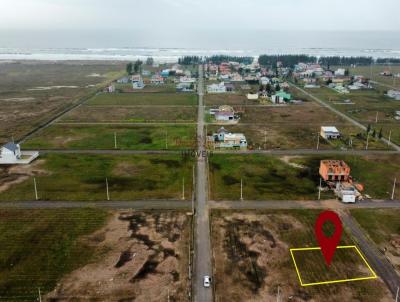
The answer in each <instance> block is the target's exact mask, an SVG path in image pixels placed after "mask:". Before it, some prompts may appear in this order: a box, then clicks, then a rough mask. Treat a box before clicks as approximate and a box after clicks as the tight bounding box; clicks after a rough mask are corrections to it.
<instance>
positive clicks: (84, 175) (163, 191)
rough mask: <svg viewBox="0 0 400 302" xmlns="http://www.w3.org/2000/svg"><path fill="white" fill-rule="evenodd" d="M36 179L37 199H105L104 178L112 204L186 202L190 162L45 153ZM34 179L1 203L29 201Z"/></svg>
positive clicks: (173, 158) (17, 187)
mask: <svg viewBox="0 0 400 302" xmlns="http://www.w3.org/2000/svg"><path fill="white" fill-rule="evenodd" d="M41 158H42V159H44V160H45V162H44V163H43V164H41V165H40V169H41V171H42V173H41V174H40V175H37V176H36V182H37V187H38V192H39V198H40V199H41V200H66V201H74V200H91V201H98V200H106V178H108V183H109V190H110V196H111V197H110V198H111V200H138V199H140V200H142V199H181V197H182V181H183V178H185V192H186V196H185V197H186V199H190V198H191V190H192V167H193V161H192V160H191V159H189V158H182V157H181V156H180V155H160V156H157V155H124V156H115V155H73V154H48V155H45V156H42V157H41ZM33 188H34V187H33V180H32V178H31V177H30V178H29V179H28V180H26V181H24V182H23V183H20V184H17V185H13V186H12V187H10V188H9V189H8V190H7V191H5V192H2V193H1V195H0V200H3V201H23V200H33V199H34V191H33Z"/></svg>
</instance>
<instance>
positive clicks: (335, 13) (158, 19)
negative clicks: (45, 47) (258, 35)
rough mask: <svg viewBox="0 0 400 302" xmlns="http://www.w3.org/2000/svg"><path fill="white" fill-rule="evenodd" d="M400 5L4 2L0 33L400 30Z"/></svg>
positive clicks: (352, 0) (300, 0)
mask: <svg viewBox="0 0 400 302" xmlns="http://www.w3.org/2000/svg"><path fill="white" fill-rule="evenodd" d="M399 11H400V1H399V0H380V1H377V0H329V1H328V0H112V1H110V0H107V1H105V0H0V29H1V30H4V29H6V30H7V29H22V30H28V29H29V30H32V29H95V30H96V29H122V28H124V29H129V30H135V29H142V28H148V29H151V30H154V31H159V32H162V31H164V30H166V29H170V30H180V29H188V30H190V29H238V28H242V29H262V30H264V29H265V30H316V29H318V30H398V29H400V17H399Z"/></svg>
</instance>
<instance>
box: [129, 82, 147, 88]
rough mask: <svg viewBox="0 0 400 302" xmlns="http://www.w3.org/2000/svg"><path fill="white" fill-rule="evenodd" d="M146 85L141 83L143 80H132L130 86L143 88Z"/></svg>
mask: <svg viewBox="0 0 400 302" xmlns="http://www.w3.org/2000/svg"><path fill="white" fill-rule="evenodd" d="M145 86H146V85H145V84H144V83H143V81H139V82H133V83H132V88H133V89H143V88H144V87H145Z"/></svg>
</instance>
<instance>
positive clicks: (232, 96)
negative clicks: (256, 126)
mask: <svg viewBox="0 0 400 302" xmlns="http://www.w3.org/2000/svg"><path fill="white" fill-rule="evenodd" d="M204 103H205V105H207V106H216V105H218V106H220V105H255V104H258V103H259V102H258V101H249V100H248V99H247V98H246V95H244V94H238V93H216V94H206V95H205V97H204Z"/></svg>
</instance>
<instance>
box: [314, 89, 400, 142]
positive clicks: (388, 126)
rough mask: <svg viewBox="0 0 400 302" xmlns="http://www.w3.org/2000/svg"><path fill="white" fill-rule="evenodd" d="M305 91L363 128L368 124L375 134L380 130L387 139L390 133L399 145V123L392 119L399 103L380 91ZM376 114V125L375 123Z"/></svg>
mask: <svg viewBox="0 0 400 302" xmlns="http://www.w3.org/2000/svg"><path fill="white" fill-rule="evenodd" d="M307 91H308V92H309V93H311V94H312V95H314V96H316V97H318V98H321V99H322V100H323V101H326V102H327V103H328V104H329V105H331V106H333V107H334V108H336V109H338V110H339V111H341V112H343V113H344V114H346V115H348V116H350V117H351V118H353V119H355V120H357V121H358V122H360V123H361V124H363V125H365V126H367V125H368V124H370V125H371V127H372V129H374V130H375V132H376V134H378V133H379V131H380V130H381V129H382V134H383V136H384V137H386V138H388V137H389V132H390V131H392V135H391V139H392V141H393V142H395V143H397V144H400V122H399V121H397V120H395V119H394V116H395V111H396V110H399V101H395V100H393V99H390V98H388V97H386V96H385V95H384V92H383V91H382V90H361V91H353V92H351V93H349V94H339V93H337V92H335V91H333V90H332V89H330V88H326V87H324V88H321V89H308V90H307ZM344 100H350V101H351V103H350V104H345V103H343V101H344ZM377 114H378V123H376V115H377Z"/></svg>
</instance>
